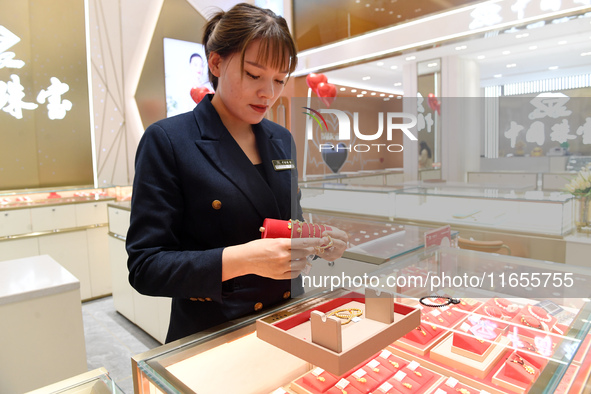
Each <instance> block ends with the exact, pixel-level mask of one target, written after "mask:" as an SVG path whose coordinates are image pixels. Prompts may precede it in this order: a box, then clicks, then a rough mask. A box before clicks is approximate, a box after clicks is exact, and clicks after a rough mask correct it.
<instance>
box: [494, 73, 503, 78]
mask: <svg viewBox="0 0 591 394" xmlns="http://www.w3.org/2000/svg"><path fill="white" fill-rule="evenodd" d="M502 76H503V74H495V75H493V77H495V78H501V77H502Z"/></svg>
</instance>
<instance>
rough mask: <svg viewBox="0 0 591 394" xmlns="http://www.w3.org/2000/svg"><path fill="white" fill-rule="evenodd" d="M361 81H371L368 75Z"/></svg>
mask: <svg viewBox="0 0 591 394" xmlns="http://www.w3.org/2000/svg"><path fill="white" fill-rule="evenodd" d="M361 79H363V80H364V81H367V80H368V79H371V77H370V76H369V75H367V76H365V77H363V78H361Z"/></svg>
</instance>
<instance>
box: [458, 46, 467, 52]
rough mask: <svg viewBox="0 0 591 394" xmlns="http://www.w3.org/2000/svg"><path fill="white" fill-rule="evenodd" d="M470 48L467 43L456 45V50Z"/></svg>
mask: <svg viewBox="0 0 591 394" xmlns="http://www.w3.org/2000/svg"><path fill="white" fill-rule="evenodd" d="M466 48H468V47H467V46H466V45H460V46H457V47H456V51H462V50H464V49H466Z"/></svg>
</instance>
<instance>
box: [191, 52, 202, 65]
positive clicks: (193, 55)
mask: <svg viewBox="0 0 591 394" xmlns="http://www.w3.org/2000/svg"><path fill="white" fill-rule="evenodd" d="M194 57H198V58H199V59H201V60H203V56H201V55H200V54H198V53H194V54H192V55H191V57H190V58H189V63H191V62H192V61H193V58H194Z"/></svg>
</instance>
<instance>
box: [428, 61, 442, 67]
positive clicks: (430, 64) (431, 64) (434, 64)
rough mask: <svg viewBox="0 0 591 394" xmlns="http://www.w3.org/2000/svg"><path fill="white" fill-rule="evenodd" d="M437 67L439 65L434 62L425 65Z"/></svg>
mask: <svg viewBox="0 0 591 394" xmlns="http://www.w3.org/2000/svg"><path fill="white" fill-rule="evenodd" d="M438 65H439V63H437V62H434V63H429V64H427V67H437V66H438Z"/></svg>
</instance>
